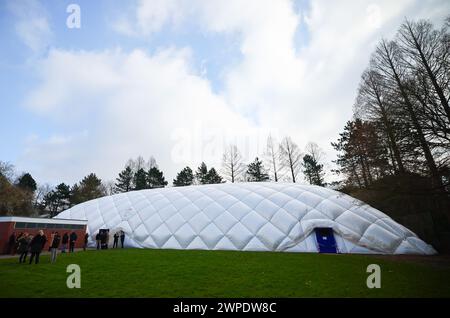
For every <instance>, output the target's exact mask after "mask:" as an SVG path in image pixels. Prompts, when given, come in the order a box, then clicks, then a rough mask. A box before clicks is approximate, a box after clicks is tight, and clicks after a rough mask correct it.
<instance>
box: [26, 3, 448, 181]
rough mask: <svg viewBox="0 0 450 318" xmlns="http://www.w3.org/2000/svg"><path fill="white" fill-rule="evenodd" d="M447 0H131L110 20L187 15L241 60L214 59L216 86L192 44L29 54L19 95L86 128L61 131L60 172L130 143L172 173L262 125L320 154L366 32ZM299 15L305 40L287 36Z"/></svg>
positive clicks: (343, 114)
mask: <svg viewBox="0 0 450 318" xmlns="http://www.w3.org/2000/svg"><path fill="white" fill-rule="evenodd" d="M449 7H450V4H449V3H448V2H446V1H440V2H427V1H412V0H399V1H388V0H383V1H359V0H349V1H339V2H337V1H336V2H335V1H333V2H331V1H325V0H322V1H313V2H312V3H311V9H310V10H309V11H307V12H296V11H295V9H294V6H293V3H292V2H290V1H287V0H285V1H283V0H274V1H270V0H255V1H251V0H248V1H245V2H243V1H239V0H227V1H225V0H223V1H222V0H216V1H200V0H198V1H195V0H192V1H184V0H181V1H173V0H170V1H140V2H139V4H138V5H137V7H136V11H135V12H134V13H133V16H132V17H128V18H127V17H124V16H123V17H121V18H120V20H119V21H118V22H117V23H116V24H115V27H116V29H117V30H120V31H122V32H124V33H126V34H130V35H133V36H144V37H148V36H151V35H152V34H154V33H156V32H161V31H162V30H164V28H166V27H181V26H183V24H185V23H188V22H189V23H191V24H192V22H193V23H194V24H195V25H196V27H198V28H199V29H200V30H201V31H202V32H208V33H210V34H214V33H226V34H230V35H231V36H234V37H235V38H236V39H238V40H239V48H240V51H241V60H240V61H239V62H238V63H233V64H232V65H224V69H223V70H222V73H223V74H224V83H223V89H222V91H221V92H219V93H213V91H212V89H211V87H210V83H209V81H208V79H207V77H205V74H208V73H207V69H202V70H201V71H200V72H197V71H196V70H194V69H193V68H192V67H191V65H192V64H193V63H191V62H192V60H193V59H195V57H196V56H195V53H196V52H195V51H193V50H194V49H195V48H184V49H178V48H165V49H160V50H159V51H158V52H157V53H156V54H154V55H152V56H150V55H148V54H146V53H145V52H143V51H141V50H134V51H132V52H122V51H120V50H112V51H111V50H110V51H108V50H105V51H103V52H83V51H76V52H68V51H63V50H53V51H51V52H50V53H49V55H48V57H47V58H46V59H44V60H43V61H42V62H41V63H40V64H38V65H37V68H38V70H39V74H40V76H41V78H42V83H41V84H40V86H39V87H37V88H36V90H34V91H33V92H32V93H31V94H30V95H29V96H28V98H27V105H28V106H29V107H31V108H32V109H34V110H36V111H38V112H40V113H41V114H45V115H48V116H50V117H53V120H55V121H64V126H68V127H69V129H72V130H75V129H77V128H79V126H81V127H83V128H82V129H88V134H89V138H85V139H83V141H82V142H81V141H79V142H78V143H77V142H75V141H72V142H73V143H74V144H73V145H72V146H71V148H77V149H78V148H80V151H79V152H76V153H75V154H73V155H72V158H75V159H76V160H74V161H76V162H79V164H76V165H74V166H72V167H71V169H70V172H67V173H66V174H64V175H69V176H68V178H70V180H71V181H75V180H77V179H79V178H81V177H82V176H83V175H84V174H86V173H88V172H90V171H88V170H92V171H97V172H98V173H99V174H100V176H102V177H104V178H112V177H114V176H115V175H116V174H117V172H118V169H120V167H121V166H122V165H123V163H124V162H125V161H126V159H127V158H128V157H132V156H137V155H139V154H142V155H144V156H146V157H148V156H150V155H154V156H156V158H157V159H158V161H159V163H160V166H161V167H162V168H163V169H164V170H165V171H166V172H167V173H168V175H169V177H170V178H172V177H173V176H174V174H175V172H176V170H178V169H179V168H180V167H181V166H182V165H185V164H190V165H197V164H198V162H199V161H200V160H207V161H209V162H210V163H215V164H217V163H218V161H219V160H220V156H221V153H220V152H221V147H220V146H221V145H222V144H223V142H224V138H225V139H227V140H228V139H232V140H233V139H236V138H237V137H236V136H239V135H241V136H244V137H243V138H240V139H239V138H237V139H238V140H239V142H241V143H242V147H247V148H246V149H248V148H250V147H249V146H248V145H252V146H253V145H256V146H258V145H260V144H262V142H261V140H260V139H261V138H264V137H265V136H266V135H267V133H268V132H269V131H272V132H274V131H275V133H277V132H278V134H279V135H280V136H281V135H284V134H288V135H291V136H292V137H293V139H294V140H296V141H297V142H298V144H299V145H300V146H301V147H303V146H304V145H306V143H307V142H308V141H315V142H317V143H318V144H319V145H320V146H321V147H323V148H324V149H325V150H326V152H327V154H328V159H329V160H331V159H333V157H334V152H333V151H332V149H331V146H330V142H331V141H334V140H336V138H337V137H338V133H339V132H340V131H341V129H342V127H343V126H344V124H345V122H346V121H347V120H349V119H350V117H351V113H352V105H353V102H354V98H355V95H356V89H357V85H358V82H359V78H360V74H361V72H362V71H363V69H364V68H365V67H366V66H367V63H368V60H369V56H370V53H371V52H372V51H373V48H374V46H375V45H376V43H377V41H378V40H379V39H380V38H381V37H383V36H384V37H392V36H393V35H394V34H395V31H396V30H397V28H398V26H399V25H400V23H401V22H402V20H403V18H404V17H405V16H407V17H411V18H421V17H428V18H431V19H432V20H434V19H436V18H442V16H443V15H444V14H445V12H448V11H449V10H448V9H449ZM302 18H304V22H305V25H306V27H307V29H308V32H309V36H308V37H309V41H308V42H307V43H303V44H302V45H298V44H296V43H295V39H296V32H298V26H299V23H300V22H301V19H302ZM298 47H301V48H300V49H298ZM86 120H87V121H88V122H89V124H86V123H85V121H86ZM93 121H94V122H95V124H93V123H92V122H93ZM85 126H86V127H85ZM258 138H259V139H258ZM69 143H70V142H69ZM245 145H247V146H245ZM58 149H62V150H60V151H64V150H63V149H64V148H58ZM55 151H58V150H57V149H55ZM260 151H261V149H257V148H255V147H253V148H251V149H249V150H248V151H246V152H247V154H248V156H249V157H251V156H252V155H254V154H256V153H257V152H260ZM40 158H41V157H40V156H39V152H36V153H34V154H33V160H36V161H39V160H40V164H41V165H42V166H43V167H44V168H43V169H44V170H47V171H50V170H52V169H53V167H54V166H55V165H56V166H58V165H59V164H60V163H59V162H58V161H57V160H51V158H47V157H45V160H44V157H43V159H40ZM24 160H30V158H25V159H24ZM61 164H63V163H61ZM42 175H43V176H45V175H46V172H44V171H43V172H42ZM169 181H170V180H169Z"/></svg>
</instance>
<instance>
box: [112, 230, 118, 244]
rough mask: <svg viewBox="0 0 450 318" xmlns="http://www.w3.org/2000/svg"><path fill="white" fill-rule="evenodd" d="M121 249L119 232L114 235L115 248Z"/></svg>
mask: <svg viewBox="0 0 450 318" xmlns="http://www.w3.org/2000/svg"><path fill="white" fill-rule="evenodd" d="M117 247H119V232H116V233H114V243H113V248H117Z"/></svg>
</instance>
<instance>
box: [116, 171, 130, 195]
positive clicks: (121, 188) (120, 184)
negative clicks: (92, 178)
mask: <svg viewBox="0 0 450 318" xmlns="http://www.w3.org/2000/svg"><path fill="white" fill-rule="evenodd" d="M116 181H117V183H115V191H117V192H128V191H131V190H133V170H132V169H131V167H130V166H127V167H126V168H125V169H124V170H122V172H120V173H119V177H118V178H117V179H116Z"/></svg>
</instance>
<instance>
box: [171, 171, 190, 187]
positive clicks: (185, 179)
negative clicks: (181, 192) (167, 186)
mask: <svg viewBox="0 0 450 318" xmlns="http://www.w3.org/2000/svg"><path fill="white" fill-rule="evenodd" d="M193 182H194V174H193V172H192V169H191V168H189V167H185V168H184V169H183V170H181V171H180V172H179V173H178V174H177V177H176V178H175V179H173V185H174V186H175V187H182V186H188V185H191V184H192V183H193Z"/></svg>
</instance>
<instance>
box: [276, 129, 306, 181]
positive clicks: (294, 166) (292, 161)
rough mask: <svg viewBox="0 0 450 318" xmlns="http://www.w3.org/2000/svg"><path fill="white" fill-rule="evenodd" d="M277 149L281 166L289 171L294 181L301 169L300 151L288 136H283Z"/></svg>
mask: <svg viewBox="0 0 450 318" xmlns="http://www.w3.org/2000/svg"><path fill="white" fill-rule="evenodd" d="M279 151H280V161H281V166H282V167H283V168H284V169H286V170H288V171H289V172H290V174H291V179H292V182H294V183H295V180H296V177H297V175H298V173H299V172H300V169H301V164H302V153H301V151H300V149H299V147H298V146H297V144H296V143H294V142H293V141H292V139H291V138H290V137H284V138H283V140H282V141H281V143H280V150H279Z"/></svg>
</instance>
